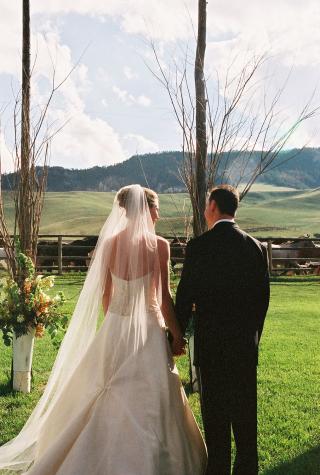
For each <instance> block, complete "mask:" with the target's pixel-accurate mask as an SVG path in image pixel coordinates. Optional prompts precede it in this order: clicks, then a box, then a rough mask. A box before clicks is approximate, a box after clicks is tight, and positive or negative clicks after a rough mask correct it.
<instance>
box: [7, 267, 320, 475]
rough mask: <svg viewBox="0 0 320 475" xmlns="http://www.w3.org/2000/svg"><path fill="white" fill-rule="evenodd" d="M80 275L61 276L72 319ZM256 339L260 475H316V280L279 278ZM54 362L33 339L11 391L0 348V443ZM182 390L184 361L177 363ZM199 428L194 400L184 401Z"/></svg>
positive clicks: (319, 397) (15, 427)
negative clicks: (28, 368) (21, 385)
mask: <svg viewBox="0 0 320 475" xmlns="http://www.w3.org/2000/svg"><path fill="white" fill-rule="evenodd" d="M82 282H83V277H80V278H79V277H77V276H72V275H69V276H63V277H60V278H59V279H58V280H57V287H58V288H59V290H63V291H64V292H65V295H66V297H67V298H68V300H67V302H66V304H65V311H66V313H67V314H68V315H71V313H72V309H73V307H74V305H75V301H76V298H77V296H78V294H79V290H80V288H81V284H82ZM271 290H272V293H271V306H270V310H269V313H268V316H267V320H266V325H265V331H264V335H263V338H262V344H261V350H260V364H259V454H260V465H261V473H263V474H265V475H317V474H318V475H320V352H319V343H320V336H319V335H320V332H319V327H320V282H319V280H317V279H315V278H311V279H306V278H305V279H298V278H297V279H294V280H289V279H278V280H276V281H274V282H273V283H272V287H271ZM54 357H55V350H54V348H53V347H52V344H51V342H50V340H49V338H48V337H47V336H46V337H44V338H43V339H41V340H37V341H36V344H35V352H34V364H33V378H34V380H33V391H32V393H31V394H27V395H23V394H20V393H12V392H11V391H10V388H9V384H8V380H9V376H10V365H11V350H10V348H6V347H5V346H4V345H3V344H2V341H1V342H0V444H2V443H4V442H6V441H7V440H9V439H11V438H12V437H14V436H15V435H16V434H17V433H18V432H19V430H20V428H21V427H22V426H23V424H24V422H25V420H26V419H27V417H28V415H29V414H30V412H31V411H32V408H33V407H34V405H35V403H36V401H37V400H38V398H39V397H40V395H41V392H42V391H43V388H44V385H45V383H46V381H47V378H48V375H49V373H50V368H51V366H52V364H53V361H54ZM177 364H178V367H179V370H180V375H181V378H182V381H183V383H184V384H185V385H186V389H187V392H188V386H187V383H188V361H187V358H186V357H183V358H180V359H178V361H177ZM189 401H190V404H191V407H192V409H193V411H194V413H195V416H196V418H197V420H198V422H199V424H200V426H201V427H202V423H201V415H200V407H199V398H198V395H197V394H191V395H189Z"/></svg>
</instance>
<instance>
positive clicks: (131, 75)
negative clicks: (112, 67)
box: [123, 66, 139, 80]
mask: <svg viewBox="0 0 320 475" xmlns="http://www.w3.org/2000/svg"><path fill="white" fill-rule="evenodd" d="M123 72H124V75H125V77H126V78H127V79H129V80H131V79H138V77H139V75H138V74H137V73H136V72H134V71H132V69H131V68H130V67H129V66H125V67H124V68H123Z"/></svg>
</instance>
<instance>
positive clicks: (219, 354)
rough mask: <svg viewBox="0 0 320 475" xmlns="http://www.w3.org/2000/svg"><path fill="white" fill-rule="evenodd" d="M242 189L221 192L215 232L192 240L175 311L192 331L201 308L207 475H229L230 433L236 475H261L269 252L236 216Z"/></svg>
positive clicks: (211, 208)
mask: <svg viewBox="0 0 320 475" xmlns="http://www.w3.org/2000/svg"><path fill="white" fill-rule="evenodd" d="M238 203H239V195H238V192H237V190H236V189H234V188H233V187H231V186H229V185H222V186H218V187H216V188H214V189H213V190H212V191H211V193H210V195H209V198H208V202H207V206H206V210H205V217H206V221H207V224H208V229H209V230H208V231H207V232H205V233H204V234H203V235H202V236H199V237H198V238H195V239H193V240H191V241H190V242H189V243H188V245H187V249H186V258H185V264H184V267H183V272H182V276H181V280H180V283H179V286H178V290H177V298H176V312H177V317H178V320H179V322H180V325H181V327H182V330H183V332H185V330H186V328H187V325H188V322H189V320H190V317H191V311H192V306H193V304H195V306H196V317H195V329H194V338H195V361H194V364H195V366H197V367H198V368H199V374H200V386H201V410H202V417H203V423H204V430H205V437H206V443H207V448H208V466H207V471H206V475H229V474H230V467H231V428H232V431H233V435H234V438H235V444H236V460H235V464H234V468H233V474H234V475H256V474H257V473H258V454H257V362H258V345H259V340H260V337H261V334H262V329H263V324H264V319H265V315H266V312H267V309H268V305H269V277H268V259H267V253H266V249H265V248H264V247H263V246H261V244H260V243H259V242H258V241H257V240H255V239H254V238H252V237H251V236H249V235H248V234H246V233H245V232H244V231H242V230H241V229H240V228H239V226H238V225H237V224H236V223H235V221H234V217H235V214H236V210H237V207H238Z"/></svg>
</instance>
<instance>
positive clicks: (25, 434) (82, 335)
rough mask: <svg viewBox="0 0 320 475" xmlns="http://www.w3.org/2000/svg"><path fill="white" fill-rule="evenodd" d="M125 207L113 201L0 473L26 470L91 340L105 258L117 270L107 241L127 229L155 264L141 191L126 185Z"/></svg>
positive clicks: (134, 265) (135, 266) (0, 450)
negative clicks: (39, 388)
mask: <svg viewBox="0 0 320 475" xmlns="http://www.w3.org/2000/svg"><path fill="white" fill-rule="evenodd" d="M126 207H127V210H125V208H123V207H120V206H119V201H118V199H117V197H116V198H115V200H114V204H113V208H112V211H111V214H110V215H109V217H108V218H107V220H106V222H105V224H104V225H103V227H102V229H101V231H100V235H99V238H98V242H97V245H96V248H95V251H94V254H93V257H92V260H91V263H90V266H89V270H88V273H87V276H86V279H85V282H84V285H83V288H82V291H81V293H80V296H79V299H78V302H77V305H76V307H75V309H74V312H73V315H72V318H71V321H70V324H69V326H68V329H67V332H66V334H65V337H64V339H63V341H62V344H61V347H60V349H59V352H58V354H57V357H56V360H55V363H54V365H53V368H52V371H51V374H50V377H49V380H48V383H47V385H46V388H45V390H44V393H43V395H42V396H41V398H40V400H39V402H38V403H37V405H36V407H35V408H34V410H33V412H32V414H31V415H30V417H29V419H28V420H27V422H26V424H25V425H24V427H23V428H22V430H21V431H20V433H19V434H18V435H17V436H16V437H15V438H14V439H12V440H10V441H9V442H7V443H6V444H4V445H3V446H1V447H0V470H5V469H6V470H9V469H11V470H12V472H13V473H19V472H21V471H25V470H27V468H28V467H29V466H30V465H31V464H32V462H33V460H34V457H35V453H36V446H37V442H38V437H39V433H40V431H41V429H42V428H43V427H44V425H45V423H46V419H47V416H48V414H49V413H50V410H51V409H52V407H53V406H54V405H55V402H56V401H57V400H58V398H59V396H60V395H61V394H62V393H63V391H64V387H65V385H66V383H67V382H68V380H69V378H70V376H71V375H72V373H73V371H74V370H75V368H76V367H77V365H78V363H79V361H80V359H81V358H82V356H83V355H84V354H85V352H86V351H87V349H88V348H89V346H90V344H91V343H92V341H93V339H94V337H95V334H96V328H97V319H98V315H99V310H100V304H101V300H102V295H103V290H104V285H105V280H106V277H107V274H106V269H108V266H109V265H110V261H111V258H112V259H113V264H114V268H115V269H116V268H117V267H118V270H119V271H121V263H120V253H121V250H120V249H119V251H118V253H117V255H116V256H115V255H112V248H111V247H110V246H108V244H109V243H110V242H111V241H112V239H113V237H114V236H116V235H118V234H119V233H121V232H122V231H124V230H125V229H128V227H130V232H131V233H132V238H133V239H135V240H136V241H137V242H138V241H139V240H140V242H141V239H144V241H145V242H146V243H147V246H148V248H149V252H150V253H151V254H153V257H154V261H156V255H157V250H156V237H155V233H154V229H153V226H152V222H151V218H150V213H149V212H148V209H147V202H146V199H145V196H144V193H143V189H142V188H141V187H140V186H139V185H133V186H132V187H131V191H130V194H129V196H128V200H127V204H126ZM128 216H129V218H128ZM128 244H129V243H128ZM139 258H140V259H141V256H139V255H137V254H136V255H132V258H131V261H130V267H131V269H130V272H131V273H134V272H136V273H137V272H138V271H139V267H140V265H141V261H140V263H139ZM0 473H1V472H0ZM3 473H8V472H7V471H5V472H3Z"/></svg>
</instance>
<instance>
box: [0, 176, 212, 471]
mask: <svg viewBox="0 0 320 475" xmlns="http://www.w3.org/2000/svg"><path fill="white" fill-rule="evenodd" d="M158 210H159V205H158V197H157V195H156V193H155V192H153V191H152V190H148V189H145V188H142V187H141V186H139V185H132V186H129V187H125V188H122V189H121V190H120V191H119V192H118V193H117V195H116V198H115V201H114V206H113V209H112V211H111V214H110V216H109V217H108V219H107V221H106V222H105V224H104V226H103V228H102V230H101V232H100V236H99V239H98V243H97V246H96V248H95V251H94V255H93V259H92V261H91V264H90V267H89V270H88V274H87V277H86V280H85V283H84V286H83V289H82V291H81V294H80V296H79V299H78V302H77V305H76V308H75V310H74V313H73V316H72V319H71V321H70V324H69V327H68V330H67V332H66V335H65V337H64V340H63V342H62V344H61V347H60V349H59V352H58V355H57V358H56V360H55V363H54V366H53V369H52V372H51V374H50V378H49V380H48V383H47V385H46V388H45V391H44V393H43V395H42V397H41V399H40V400H39V402H38V404H37V406H36V408H35V409H34V411H33V412H32V414H31V416H30V417H29V419H28V421H27V423H26V424H25V426H24V427H23V429H22V430H21V432H20V433H19V434H18V435H17V437H16V438H14V439H12V440H11V441H9V442H7V443H6V444H5V445H3V446H2V447H0V473H1V474H9V473H12V474H13V473H14V474H17V473H19V474H28V475H56V474H57V475H202V474H203V473H204V471H205V466H206V458H207V455H206V449H205V445H204V442H203V439H202V436H201V433H200V431H199V428H198V426H197V424H196V422H195V419H194V417H193V414H192V412H191V409H190V407H189V405H188V402H187V398H186V395H185V393H184V390H183V388H182V386H181V383H180V379H179V375H178V372H177V369H176V366H175V364H174V362H173V358H172V353H171V350H170V348H169V345H168V341H167V338H166V333H165V325H166V326H167V327H168V328H169V330H170V331H171V333H172V335H173V344H172V351H173V353H174V354H181V353H182V352H183V339H182V336H181V333H180V329H179V326H178V323H177V321H176V318H175V315H174V311H173V305H172V299H171V295H170V286H169V275H168V274H169V273H168V267H169V266H168V263H169V246H168V243H167V242H166V241H165V240H164V239H162V238H160V237H157V236H156V234H155V230H154V222H155V221H156V220H157V219H158ZM101 302H102V306H103V313H104V319H103V323H102V324H101V326H100V327H99V330H98V331H97V332H96V327H97V321H98V317H99V310H100V304H101Z"/></svg>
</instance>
